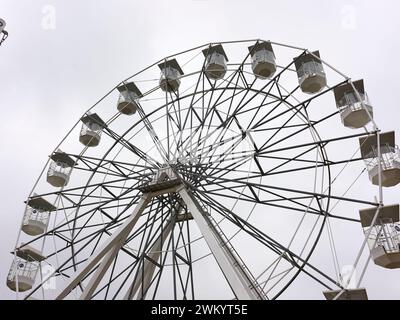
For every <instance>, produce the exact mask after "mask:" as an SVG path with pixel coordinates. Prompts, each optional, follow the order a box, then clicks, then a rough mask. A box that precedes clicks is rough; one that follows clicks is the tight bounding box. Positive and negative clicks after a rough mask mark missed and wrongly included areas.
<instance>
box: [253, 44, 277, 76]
mask: <svg viewBox="0 0 400 320" xmlns="http://www.w3.org/2000/svg"><path fill="white" fill-rule="evenodd" d="M249 51H250V55H251V68H252V70H253V73H254V75H255V76H256V77H257V78H260V79H268V78H270V77H272V76H273V75H274V73H275V72H276V62H275V54H274V50H273V49H272V45H271V42H260V43H257V44H255V45H254V46H251V47H249Z"/></svg>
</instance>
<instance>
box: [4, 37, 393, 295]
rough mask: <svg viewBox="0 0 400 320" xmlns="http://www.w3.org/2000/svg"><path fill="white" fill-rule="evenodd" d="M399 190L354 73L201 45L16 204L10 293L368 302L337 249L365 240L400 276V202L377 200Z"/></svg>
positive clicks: (282, 48)
mask: <svg viewBox="0 0 400 320" xmlns="http://www.w3.org/2000/svg"><path fill="white" fill-rule="evenodd" d="M78 141H79V142H80V143H79V142H78ZM367 180H369V181H367ZM399 182H400V152H399V149H398V147H397V146H396V144H395V135H394V132H385V133H382V132H381V131H380V130H379V129H378V126H377V124H376V123H375V121H374V119H373V108H372V105H371V103H370V101H369V99H368V96H367V93H366V91H365V88H364V81H363V80H357V81H353V80H352V79H350V78H349V77H347V76H346V75H344V74H343V73H341V72H339V71H338V70H337V69H335V68H334V67H332V65H330V64H328V63H327V62H325V61H324V60H323V59H322V58H321V56H320V54H319V52H318V51H309V50H307V49H303V48H298V47H294V46H289V45H285V44H281V43H276V42H271V41H264V40H259V39H257V40H243V41H228V42H219V43H211V44H206V45H203V46H199V47H195V48H192V49H189V50H186V51H183V52H180V53H178V54H175V55H172V56H169V57H166V58H164V59H162V60H160V61H157V62H156V63H154V64H152V65H150V66H148V67H146V68H144V69H143V70H142V71H140V72H138V73H136V74H134V75H133V76H131V77H129V78H128V79H125V80H124V81H122V82H121V83H119V84H118V85H117V86H116V87H115V88H113V89H112V90H111V91H110V92H108V93H107V94H106V95H105V96H104V97H103V98H101V99H100V100H99V101H98V102H97V103H96V104H95V105H94V106H93V107H91V108H90V109H89V110H88V111H87V112H85V114H84V115H82V116H81V117H80V119H79V121H77V123H76V124H75V125H74V126H73V128H72V129H71V130H70V131H69V132H68V134H67V135H66V136H65V138H64V139H63V140H62V141H61V142H60V144H59V145H58V146H57V147H56V148H55V149H54V151H53V152H52V153H51V155H50V156H49V159H48V161H47V163H46V165H45V166H44V169H43V171H42V174H41V175H40V177H39V178H38V180H37V182H36V183H35V185H34V187H33V189H32V191H31V193H30V195H29V197H28V199H27V201H26V209H25V212H24V215H23V219H22V223H21V227H20V232H19V235H18V239H17V242H16V246H15V249H14V251H13V261H12V265H11V268H10V272H9V274H8V276H7V285H8V287H9V288H10V289H11V290H14V291H16V293H17V297H18V298H23V299H33V298H35V299H128V300H129V299H218V298H219V299H221V298H222V299H243V300H249V299H254V300H264V299H276V298H279V297H281V298H291V297H296V295H297V297H298V298H302V296H299V292H302V293H305V292H308V291H312V290H314V291H315V292H318V295H320V296H321V298H322V297H324V296H325V298H326V299H367V292H366V289H365V288H362V287H360V285H361V280H362V277H363V275H364V272H365V269H366V266H367V263H366V264H365V266H364V267H363V266H361V268H362V271H363V272H362V274H361V277H359V279H358V282H357V283H355V284H353V285H350V282H351V277H348V278H346V277H345V275H344V274H343V271H342V270H341V264H340V256H341V255H342V254H349V251H351V252H350V254H351V255H352V256H355V257H356V261H355V263H354V266H353V267H359V266H360V264H361V257H362V254H363V252H364V251H365V250H364V247H365V246H366V245H368V246H369V250H368V259H369V255H370V257H371V259H372V260H373V261H374V262H375V264H376V265H378V266H380V267H383V268H388V269H392V268H399V267H400V251H399V249H400V247H399V246H400V239H399V235H400V232H399V231H400V226H399V205H392V204H388V205H386V204H384V202H383V188H386V187H393V186H395V185H397V184H398V183H399ZM375 194H376V195H377V196H376V197H375V198H374V195H375ZM354 228H356V229H355V230H356V233H355V234H352V235H351V236H349V235H348V234H347V237H348V239H342V238H344V237H346V231H347V230H354ZM338 230H339V231H340V230H344V233H345V234H344V233H343V232H338ZM357 232H358V233H357ZM363 232H364V233H363ZM338 234H340V237H338V236H337V235H338ZM354 239H358V240H359V243H360V245H361V244H362V245H361V249H360V251H358V247H355V248H354V252H353V251H352V250H353V249H352V248H351V247H352V246H350V247H345V246H343V241H344V242H345V241H347V243H348V242H349V241H355V240H354ZM355 242H356V241H355ZM343 252H345V253H343ZM21 293H23V294H21ZM294 293H295V294H296V295H294Z"/></svg>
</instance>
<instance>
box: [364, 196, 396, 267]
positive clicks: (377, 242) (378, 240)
mask: <svg viewBox="0 0 400 320" xmlns="http://www.w3.org/2000/svg"><path fill="white" fill-rule="evenodd" d="M376 211H377V208H369V209H364V210H360V218H361V225H362V227H363V230H364V233H365V234H366V235H367V234H369V237H368V245H369V249H370V251H371V258H372V259H373V260H374V262H375V264H376V265H378V266H381V267H384V268H387V269H396V268H400V223H399V222H400V215H399V213H400V210H399V205H398V204H397V205H391V206H384V207H381V208H380V209H379V212H378V216H377V219H376V222H375V224H374V225H373V226H371V224H372V221H373V218H374V216H375V214H376ZM371 228H372V230H371Z"/></svg>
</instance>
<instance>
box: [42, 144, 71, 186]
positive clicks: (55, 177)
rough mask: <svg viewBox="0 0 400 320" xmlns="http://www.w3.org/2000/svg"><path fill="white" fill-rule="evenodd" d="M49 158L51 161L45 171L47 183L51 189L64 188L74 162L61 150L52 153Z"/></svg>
mask: <svg viewBox="0 0 400 320" xmlns="http://www.w3.org/2000/svg"><path fill="white" fill-rule="evenodd" d="M50 158H51V160H52V161H51V163H50V166H49V170H48V171H47V182H48V183H50V184H51V185H52V186H53V187H57V188H61V187H65V186H66V185H67V184H68V181H69V177H70V175H71V171H72V167H73V166H74V165H75V161H74V160H73V159H72V158H71V157H70V156H68V155H67V154H66V153H65V152H62V151H61V150H58V151H56V152H54V153H53V154H52V155H51V156H50Z"/></svg>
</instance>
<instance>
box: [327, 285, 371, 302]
mask: <svg viewBox="0 0 400 320" xmlns="http://www.w3.org/2000/svg"><path fill="white" fill-rule="evenodd" d="M323 294H324V296H325V299H326V300H334V299H335V300H368V295H367V291H366V290H365V289H364V288H358V289H346V290H344V291H343V292H342V290H331V291H325V292H323ZM338 294H340V296H338Z"/></svg>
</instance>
